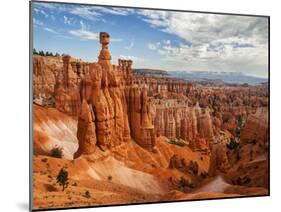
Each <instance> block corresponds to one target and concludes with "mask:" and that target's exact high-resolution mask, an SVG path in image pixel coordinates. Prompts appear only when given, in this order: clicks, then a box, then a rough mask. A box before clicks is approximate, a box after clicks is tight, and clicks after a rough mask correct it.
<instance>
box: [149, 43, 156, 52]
mask: <svg viewBox="0 0 281 212" xmlns="http://www.w3.org/2000/svg"><path fill="white" fill-rule="evenodd" d="M147 47H148V48H149V49H151V50H156V49H157V44H156V45H155V44H153V43H148V44H147Z"/></svg>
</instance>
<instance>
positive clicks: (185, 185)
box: [177, 177, 194, 192]
mask: <svg viewBox="0 0 281 212" xmlns="http://www.w3.org/2000/svg"><path fill="white" fill-rule="evenodd" d="M177 187H178V189H179V190H180V191H182V192H189V191H191V189H193V188H194V185H193V183H191V182H189V181H188V180H187V179H185V178H183V177H181V178H180V180H179V181H178V182H177Z"/></svg>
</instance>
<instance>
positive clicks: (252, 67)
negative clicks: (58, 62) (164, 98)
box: [32, 2, 268, 77]
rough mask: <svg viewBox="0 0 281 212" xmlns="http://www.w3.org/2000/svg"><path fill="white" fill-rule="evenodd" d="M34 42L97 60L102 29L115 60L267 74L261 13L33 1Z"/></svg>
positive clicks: (264, 22)
mask: <svg viewBox="0 0 281 212" xmlns="http://www.w3.org/2000/svg"><path fill="white" fill-rule="evenodd" d="M32 16H33V17H32V20H33V38H34V39H33V46H34V48H36V49H37V50H44V51H51V52H53V53H55V52H58V53H60V54H62V53H67V54H70V55H71V56H73V57H76V58H81V59H82V60H85V61H89V62H94V61H97V57H98V54H99V51H100V44H99V37H98V36H99V32H101V31H105V32H108V33H109V34H110V36H111V43H110V46H109V48H110V52H111V55H112V61H113V63H117V59H118V58H124V59H132V60H133V61H134V63H133V67H134V68H156V69H164V70H167V71H173V70H186V71H216V72H221V71H224V72H242V73H244V74H246V75H252V76H258V77H267V74H268V64H267V61H268V50H267V49H268V22H267V19H266V18H262V17H246V16H228V15H213V14H202V13H182V12H172V11H159V10H142V9H128V8H113V7H101V6H86V5H77V4H56V3H41V2H36V3H32Z"/></svg>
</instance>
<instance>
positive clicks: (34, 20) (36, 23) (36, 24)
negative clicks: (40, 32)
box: [33, 18, 44, 26]
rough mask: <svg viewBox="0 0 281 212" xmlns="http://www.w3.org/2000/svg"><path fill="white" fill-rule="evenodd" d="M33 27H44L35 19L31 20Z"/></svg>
mask: <svg viewBox="0 0 281 212" xmlns="http://www.w3.org/2000/svg"><path fill="white" fill-rule="evenodd" d="M33 25H34V26H44V24H43V22H42V21H39V20H37V19H36V18H33Z"/></svg>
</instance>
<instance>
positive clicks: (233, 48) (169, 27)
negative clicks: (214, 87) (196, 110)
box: [138, 10, 268, 75]
mask: <svg viewBox="0 0 281 212" xmlns="http://www.w3.org/2000/svg"><path fill="white" fill-rule="evenodd" d="M138 14H139V15H140V18H141V19H142V20H143V21H145V22H147V23H148V24H149V25H150V26H151V27H153V28H156V29H158V30H160V31H163V32H166V33H169V34H173V35H176V36H177V37H178V38H179V39H180V40H181V41H179V42H178V43H177V45H175V43H173V45H172V42H171V41H170V40H163V41H162V42H161V43H160V42H157V43H149V44H148V48H149V49H151V50H155V51H156V52H157V53H158V54H159V55H160V56H161V58H162V60H165V61H166V62H167V63H168V62H170V63H171V64H173V65H174V67H176V66H177V67H178V68H184V69H196V70H200V69H201V70H202V69H205V70H211V71H212V70H221V71H245V72H255V69H256V70H263V75H267V61H268V56H267V53H268V41H267V40H268V37H267V36H268V31H267V30H268V26H267V24H268V23H267V19H265V18H260V17H247V16H230V15H215V14H196V13H182V12H171V11H152V10H140V11H138ZM165 64H166V63H165ZM260 73H261V72H260Z"/></svg>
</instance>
